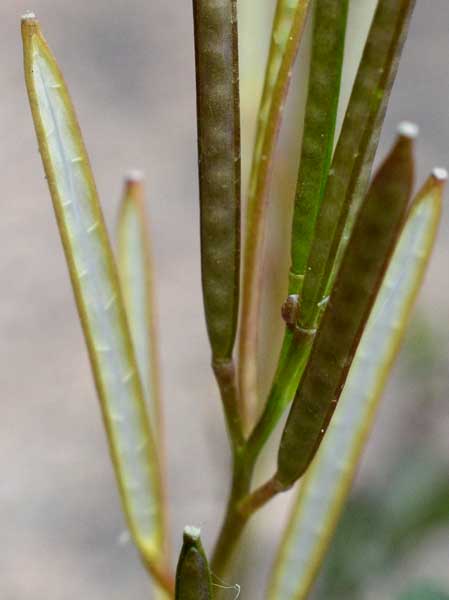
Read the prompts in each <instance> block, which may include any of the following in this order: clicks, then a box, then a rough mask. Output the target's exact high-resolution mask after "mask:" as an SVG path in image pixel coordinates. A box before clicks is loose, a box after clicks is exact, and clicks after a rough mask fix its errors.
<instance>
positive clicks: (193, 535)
mask: <svg viewBox="0 0 449 600" xmlns="http://www.w3.org/2000/svg"><path fill="white" fill-rule="evenodd" d="M200 535H201V529H200V528H199V527H194V526H193V525H187V527H184V536H185V537H186V538H188V539H190V540H195V541H196V540H199V539H200Z"/></svg>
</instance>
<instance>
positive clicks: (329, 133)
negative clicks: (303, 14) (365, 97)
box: [289, 0, 348, 294]
mask: <svg viewBox="0 0 449 600" xmlns="http://www.w3.org/2000/svg"><path fill="white" fill-rule="evenodd" d="M347 15H348V1H347V0H318V2H317V3H316V8H315V21H314V28H313V40H312V60H311V64H310V75H309V91H308V96H307V106H306V115H305V120H304V134H303V140H302V151H301V162H300V167H299V173H298V182H297V188H296V199H295V210H294V214H293V227H292V242H291V259H292V265H291V274H292V275H291V276H290V290H289V293H290V294H294V293H295V294H298V293H300V291H301V290H300V289H299V286H300V285H301V282H302V280H303V278H304V273H305V270H306V266H307V259H308V257H309V251H310V245H311V243H312V240H313V232H314V230H315V221H316V217H317V213H318V210H319V207H320V205H321V200H322V198H323V193H324V188H325V185H326V181H327V176H328V173H329V167H330V163H331V159H332V150H333V144H334V132H335V123H336V120H337V108H338V99H339V95H340V81H341V71H342V65H343V53H344V45H345V32H346V21H347ZM298 284H299V285H298Z"/></svg>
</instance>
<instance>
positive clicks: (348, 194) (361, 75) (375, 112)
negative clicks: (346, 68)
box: [299, 0, 415, 329]
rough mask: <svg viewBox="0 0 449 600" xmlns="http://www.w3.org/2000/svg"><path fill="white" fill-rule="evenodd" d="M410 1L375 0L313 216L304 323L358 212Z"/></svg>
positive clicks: (312, 321)
mask: <svg viewBox="0 0 449 600" xmlns="http://www.w3.org/2000/svg"><path fill="white" fill-rule="evenodd" d="M414 4H415V1H414V0H395V1H394V2H392V0H379V3H378V6H377V9H376V12H375V15H374V19H373V22H372V25H371V28H370V32H369V34H368V39H367V41H366V44H365V49H364V52H363V56H362V60H361V62H360V67H359V70H358V73H357V77H356V80H355V82H354V87H353V91H352V94H351V98H350V101H349V105H348V109H347V111H346V115H345V119H344V122H343V127H342V131H341V134H340V138H339V140H338V144H337V147H336V149H335V154H334V159H333V161H332V167H331V170H330V172H329V178H328V180H327V184H326V189H325V192H324V197H323V202H322V205H321V209H320V212H319V214H318V218H317V223H316V229H315V233H314V240H313V243H312V247H311V250H310V254H309V260H308V264H307V269H306V276H305V280H304V286H303V294H302V300H301V306H302V314H301V317H300V319H299V324H300V326H301V327H303V328H305V329H310V328H313V327H316V324H317V321H318V319H319V316H320V314H321V311H320V307H319V303H320V301H321V300H322V299H323V298H324V297H325V296H326V295H327V291H326V290H327V289H328V287H329V279H330V277H331V274H332V272H335V269H334V264H335V261H336V257H338V256H340V255H341V254H342V252H340V253H339V252H338V248H339V245H340V242H341V240H342V236H343V233H344V229H345V225H346V224H347V223H348V215H349V216H350V215H351V213H353V214H356V213H357V211H358V209H359V206H360V204H361V201H362V200H363V198H364V196H365V194H366V190H367V187H368V183H369V178H370V173H371V168H372V164H373V160H374V155H375V152H376V149H377V145H378V142H379V136H380V130H381V126H382V123H383V120H384V116H385V110H386V106H387V102H388V98H389V95H390V91H391V88H392V85H393V82H394V79H395V76H396V72H397V67H398V63H399V58H400V55H401V51H402V48H403V45H404V41H405V37H406V34H407V31H408V25H409V22H410V17H411V14H412V11H413V7H414ZM351 220H352V218H351Z"/></svg>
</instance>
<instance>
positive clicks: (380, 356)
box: [268, 169, 449, 600]
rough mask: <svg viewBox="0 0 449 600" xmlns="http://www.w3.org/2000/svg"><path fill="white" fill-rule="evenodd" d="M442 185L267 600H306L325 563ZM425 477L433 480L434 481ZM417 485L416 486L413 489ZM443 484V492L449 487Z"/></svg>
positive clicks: (387, 281)
mask: <svg viewBox="0 0 449 600" xmlns="http://www.w3.org/2000/svg"><path fill="white" fill-rule="evenodd" d="M446 178H447V173H445V171H444V169H435V171H434V173H433V175H432V176H431V177H430V178H429V180H428V181H427V182H426V184H425V185H424V187H423V188H422V190H421V191H420V192H419V194H418V195H417V197H416V198H415V200H414V201H413V203H412V206H411V208H410V210H409V212H408V215H407V219H406V222H405V224H404V227H403V229H402V231H401V235H400V237H399V240H398V243H397V244H396V247H395V250H394V253H393V256H392V258H391V261H390V264H389V265H388V269H387V272H386V274H385V277H384V279H383V281H382V286H381V288H380V290H379V293H378V295H377V298H376V302H375V304H374V306H373V310H372V311H371V315H370V318H369V320H368V323H367V326H366V327H365V330H364V332H363V336H362V339H361V341H360V344H359V347H358V349H357V352H356V355H355V357H354V361H353V363H352V366H351V369H350V371H349V375H348V378H347V380H346V383H345V386H344V388H343V393H342V395H341V398H340V400H339V403H338V406H337V409H336V412H335V415H334V416H333V418H332V420H331V422H330V424H329V428H328V430H327V432H326V435H325V437H324V439H323V441H322V443H321V445H320V447H319V449H318V452H317V454H316V456H315V458H314V459H313V462H312V464H311V465H310V468H309V469H308V470H307V473H306V475H305V477H304V481H303V482H302V485H301V487H300V489H299V492H298V496H297V499H296V500H295V501H294V504H293V510H292V512H291V515H290V517H289V520H288V523H287V526H286V528H285V530H284V534H283V538H282V541H281V543H280V546H279V550H278V554H277V558H276V561H275V565H274V567H273V571H272V574H271V578H270V579H271V581H270V585H269V592H268V599H269V600H293V598H294V599H295V600H304V599H305V598H307V597H308V596H309V592H310V588H311V586H312V585H313V582H314V581H315V578H316V575H317V572H318V571H319V568H320V565H321V563H322V561H323V559H324V557H325V556H326V552H327V549H328V547H329V543H330V542H331V541H332V534H333V532H334V531H335V527H336V526H337V523H338V521H339V518H340V516H341V513H342V510H343V508H344V507H345V503H346V501H347V497H348V494H349V492H350V489H351V485H352V481H353V477H354V475H355V473H356V469H357V466H358V464H359V461H360V457H361V454H362V452H363V449H364V447H365V443H366V441H367V438H368V436H369V434H370V432H371V429H372V425H373V422H374V419H375V418H376V416H377V410H378V406H379V402H380V399H381V396H382V393H383V390H384V388H385V384H386V382H387V381H388V376H389V374H390V371H391V369H392V366H393V364H394V360H395V358H396V356H397V354H398V351H399V348H400V345H401V341H402V338H403V337H404V333H405V331H406V330H407V325H408V321H409V318H410V313H411V311H412V308H413V305H414V303H415V299H416V296H417V293H418V291H419V289H420V287H421V284H422V281H423V277H424V274H425V272H426V267H427V265H428V262H429V258H430V256H431V254H432V249H433V246H434V242H435V237H436V233H437V229H438V224H439V221H440V217H441V203H442V192H443V184H444V181H445V180H446ZM414 458H416V457H414ZM437 471H438V472H439V475H441V473H440V470H439V469H438V468H437ZM430 477H431V478H433V480H434V481H435V477H438V475H437V474H436V473H435V472H432V474H431V475H430ZM439 479H440V480H441V481H443V480H444V477H439ZM421 483H422V482H419V483H418V482H416V481H415V488H414V489H418V488H419V485H421ZM443 485H444V487H445V488H446V489H447V487H448V485H449V481H448V482H447V484H446V483H445V484H443ZM416 486H418V487H416ZM437 487H438V486H437ZM409 491H410V490H409V489H408V488H407V490H406V495H407V497H409ZM437 494H438V492H437ZM424 496H425V495H424ZM445 496H446V497H447V492H445ZM425 497H426V496H425ZM438 498H439V502H441V500H440V498H441V496H440V495H438ZM423 502H424V503H425V502H426V500H424V501H423ZM426 508H429V507H428V506H427V505H426ZM412 514H413V515H415V512H414V511H412ZM425 514H426V516H427V515H428V514H429V512H428V511H427V510H426V511H425ZM394 516H397V515H396V514H395V515H394ZM394 516H393V517H392V518H394ZM403 521H404V519H395V522H397V523H398V527H397V528H396V529H398V528H399V529H402V531H404V532H405V531H407V532H408V533H409V532H410V531H409V528H410V523H409V522H405V523H404V522H403ZM412 521H413V517H412Z"/></svg>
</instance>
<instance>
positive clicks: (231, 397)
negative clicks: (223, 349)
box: [212, 360, 245, 453]
mask: <svg viewBox="0 0 449 600" xmlns="http://www.w3.org/2000/svg"><path fill="white" fill-rule="evenodd" d="M212 368H213V370H214V373H215V379H216V380H217V384H218V387H219V389H220V394H221V401H222V404H223V410H224V414H225V419H226V426H227V429H228V434H229V439H230V442H231V447H232V450H233V452H234V453H235V452H237V451H238V450H239V449H240V448H242V447H243V446H244V444H245V438H244V436H243V427H242V420H241V416H240V410H239V404H238V393H237V384H236V372H235V366H234V361H233V360H230V361H213V362H212Z"/></svg>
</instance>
